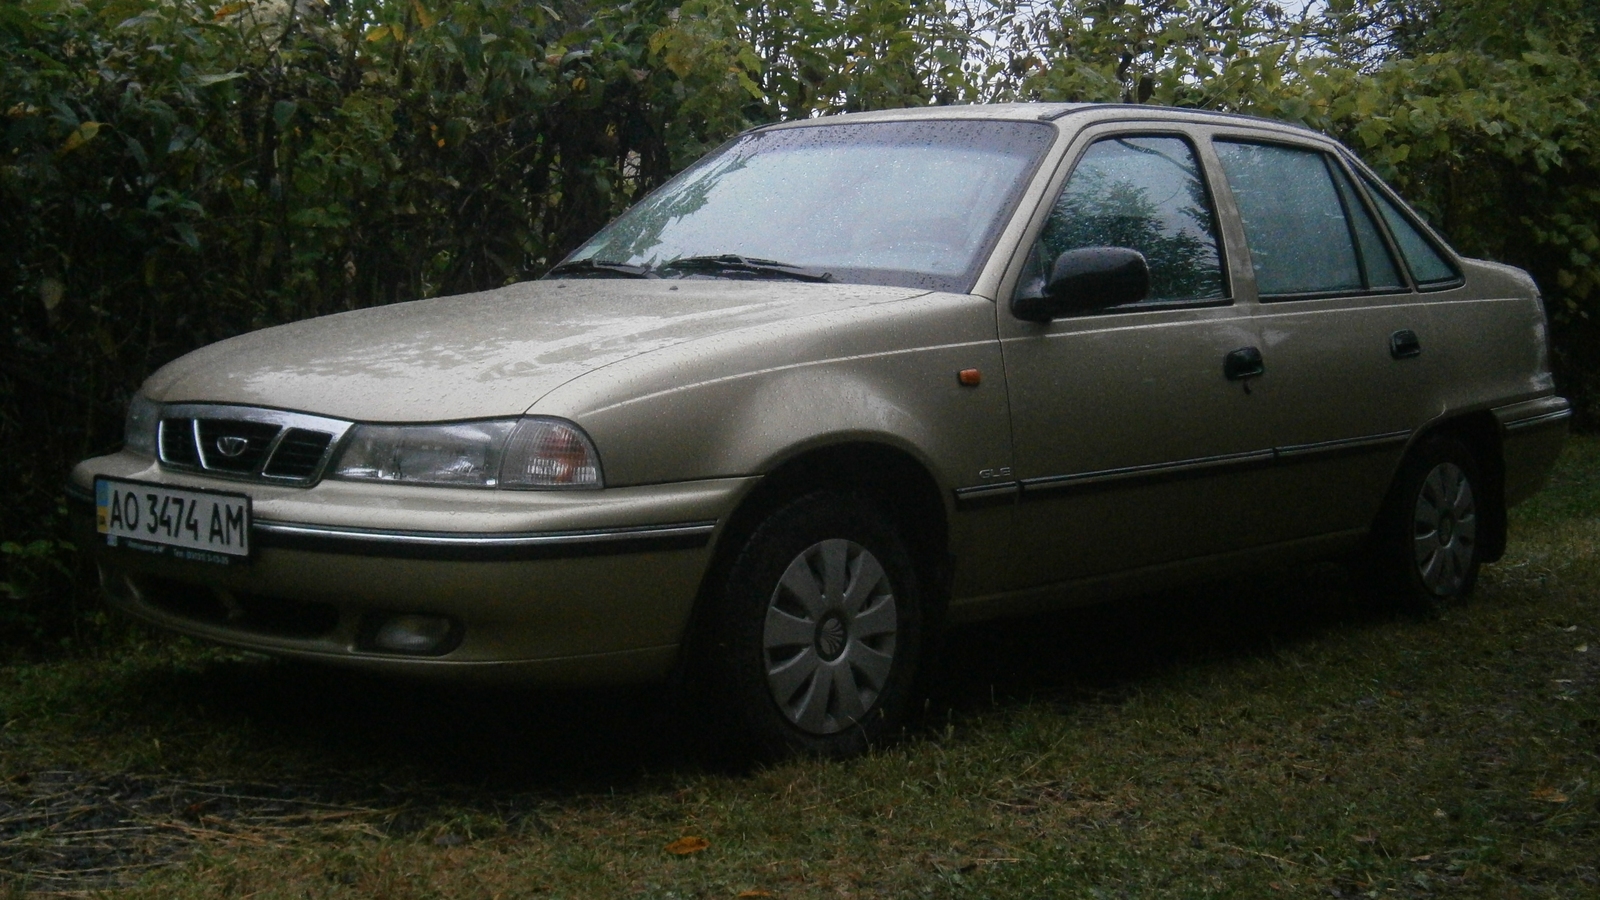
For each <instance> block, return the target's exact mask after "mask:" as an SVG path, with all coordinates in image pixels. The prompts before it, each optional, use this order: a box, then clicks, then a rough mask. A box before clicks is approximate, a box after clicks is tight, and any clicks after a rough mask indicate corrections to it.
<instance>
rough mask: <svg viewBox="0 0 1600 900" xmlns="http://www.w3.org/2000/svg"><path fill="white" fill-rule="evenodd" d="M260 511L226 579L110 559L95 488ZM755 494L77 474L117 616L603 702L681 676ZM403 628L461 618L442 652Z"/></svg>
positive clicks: (82, 525)
mask: <svg viewBox="0 0 1600 900" xmlns="http://www.w3.org/2000/svg"><path fill="white" fill-rule="evenodd" d="M102 475H103V476H107V477H111V478H123V479H130V480H136V481H145V482H155V483H163V484H169V485H171V486H173V487H189V488H213V489H218V488H221V489H227V490H233V491H241V490H242V491H243V492H245V493H249V494H250V495H251V498H252V507H253V517H254V521H253V526H252V531H251V545H252V548H253V549H252V555H251V557H250V559H249V560H248V561H246V562H243V563H241V564H235V565H227V566H219V565H212V564H208V563H203V562H190V561H185V560H179V559H173V558H170V557H166V556H160V555H152V554H148V553H144V552H141V551H140V550H137V549H133V548H129V547H114V546H108V545H107V544H106V542H105V540H104V538H103V537H102V536H101V535H99V534H98V533H97V532H96V531H95V524H94V513H93V506H92V498H93V484H94V479H95V477H96V476H102ZM749 482H750V479H742V478H731V479H716V480H710V481H699V482H689V483H677V484H665V485H651V486H644V487H629V488H609V489H606V490H602V491H585V492H534V491H516V492H513V491H482V490H462V489H440V488H419V487H409V486H407V487H397V486H394V485H372V484H358V483H352V482H338V481H324V482H322V483H321V484H318V485H317V486H315V487H312V488H284V487H278V486H271V485H260V484H247V485H241V484H240V483H238V482H223V481H219V480H216V479H210V478H205V477H203V476H196V475H190V474H185V473H176V472H168V471H163V470H162V469H160V467H159V466H157V465H156V464H155V463H154V462H153V461H151V460H149V459H147V458H143V457H138V456H135V455H133V454H128V453H118V454H113V455H111V456H105V457H100V458H97V459H92V460H88V461H86V462H84V463H81V464H79V466H78V467H77V468H76V469H75V470H74V471H73V474H72V481H71V485H72V493H73V495H74V496H75V497H76V498H77V499H79V500H80V501H86V502H81V503H79V504H76V505H77V506H78V510H77V514H76V515H75V517H74V518H75V520H76V528H77V531H78V537H79V540H80V541H81V544H80V546H84V547H92V548H94V552H93V555H94V558H95V561H96V563H97V564H98V566H99V569H100V577H101V581H102V584H103V585H104V587H105V589H106V595H107V598H108V599H109V601H110V603H111V604H112V605H113V606H114V607H116V608H118V609H120V610H122V611H124V612H127V613H129V614H131V615H133V616H135V617H136V618H139V619H143V620H145V621H147V622H150V623H152V624H155V625H158V626H161V627H163V628H167V629H170V630H173V631H177V632H181V633H184V634H188V635H192V636H195V637H198V638H203V639H207V640H212V641H216V642H220V643H224V644H229V645H233V646H237V647H242V648H246V649H250V650H255V651H260V652H264V653H270V654H274V655H280V656H292V657H299V658H305V659H314V660H319V661H324V662H331V663H336V664H340V665H345V666H352V667H358V668H362V669H368V670H373V671H379V672H391V673H409V674H420V675H429V676H437V677H442V678H460V679H474V680H476V679H493V680H518V681H524V682H537V683H567V684H596V683H615V682H630V681H645V680H650V679H653V678H658V677H661V676H663V675H665V674H666V673H667V672H668V670H669V669H670V667H671V666H672V664H673V662H674V660H675V659H676V655H677V645H678V642H679V641H680V639H681V637H682V634H683V630H684V627H685V625H686V623H687V621H688V618H689V613H690V609H691V607H692V606H693V603H694V599H695V596H696V595H697V593H698V591H699V589H700V582H701V579H702V578H703V577H704V574H705V571H706V569H707V567H708V565H709V563H710V558H711V547H712V543H713V540H714V538H715V536H716V529H717V523H718V522H720V521H725V520H726V517H727V513H728V511H729V510H731V509H732V508H733V505H734V504H735V503H736V502H737V500H738V498H739V496H740V495H741V494H742V493H743V491H744V490H745V489H746V488H747V486H748V484H749ZM397 615H423V616H434V617H444V618H448V619H449V621H450V622H451V623H453V626H452V629H453V634H452V635H451V637H450V639H449V640H448V641H447V642H446V643H445V645H444V646H442V647H441V648H440V652H435V653H431V654H421V655H408V654H402V653H394V652H385V651H382V650H379V649H377V648H376V647H375V646H374V643H373V634H374V632H375V630H376V629H377V628H378V626H379V625H380V624H381V623H383V622H385V621H387V620H389V619H390V618H392V617H394V616H397Z"/></svg>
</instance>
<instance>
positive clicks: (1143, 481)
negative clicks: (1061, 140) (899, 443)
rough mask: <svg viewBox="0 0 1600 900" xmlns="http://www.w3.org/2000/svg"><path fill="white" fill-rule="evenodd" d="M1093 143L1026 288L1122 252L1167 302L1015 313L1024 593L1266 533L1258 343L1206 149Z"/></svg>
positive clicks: (1012, 356)
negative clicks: (1145, 269) (1059, 265)
mask: <svg viewBox="0 0 1600 900" xmlns="http://www.w3.org/2000/svg"><path fill="white" fill-rule="evenodd" d="M1084 144H1085V146H1084V148H1083V149H1082V151H1081V155H1079V157H1078V159H1077V160H1076V162H1075V164H1074V166H1073V169H1072V171H1071V174H1070V175H1069V176H1068V178H1067V180H1066V182H1065V184H1064V186H1063V188H1062V190H1061V193H1060V195H1059V197H1058V199H1057V200H1056V201H1055V204H1054V206H1053V207H1052V209H1051V211H1050V214H1049V218H1048V220H1047V221H1046V222H1045V224H1044V226H1043V229H1042V231H1041V233H1040V235H1039V237H1038V239H1037V242H1036V245H1035V248H1034V251H1033V253H1032V255H1031V256H1030V259H1029V264H1028V271H1027V272H1025V274H1024V276H1023V278H1022V282H1021V284H1020V285H1019V287H1018V290H1019V291H1037V290H1041V289H1042V287H1043V280H1044V278H1045V273H1046V272H1048V270H1049V265H1050V263H1049V261H1051V260H1054V259H1055V258H1056V257H1057V256H1058V255H1059V254H1060V253H1062V252H1063V251H1065V250H1069V249H1073V248H1077V247H1090V246H1116V247H1131V248H1133V249H1135V250H1138V251H1140V252H1141V253H1143V254H1144V256H1145V258H1146V260H1147V261H1148V263H1149V266H1150V273H1151V291H1150V296H1149V297H1148V298H1147V299H1145V300H1144V301H1141V302H1139V303H1135V304H1129V305H1126V306H1122V307H1115V308H1111V309H1105V310H1100V311H1097V312H1094V313H1092V314H1085V315H1081V316H1076V317H1069V318H1062V319H1057V320H1055V321H1052V322H1048V323H1042V324H1041V323H1034V322H1027V321H1022V320H1019V319H1017V318H1016V317H1014V316H1012V315H1011V313H1010V311H1009V304H1008V303H1007V302H1002V303H1001V304H1000V310H999V316H1000V335H1001V346H1002V348H1003V352H1004V355H1005V366H1006V378H1007V383H1008V385H1009V389H1010V392H1011V408H1012V416H1013V425H1012V435H1013V446H1014V448H1015V449H1014V457H1013V458H1014V463H1013V467H1012V468H1013V476H1012V477H1014V478H1015V479H1017V481H1019V482H1020V484H1021V497H1020V500H1019V502H1018V506H1017V507H1016V514H1017V517H1018V518H1017V525H1018V528H1017V532H1016V533H1017V536H1018V540H1017V546H1016V548H1015V549H1016V555H1015V557H1014V559H1015V560H1016V563H1015V565H1014V567H1013V572H1012V578H1011V579H1010V583H1009V584H1008V587H1012V588H1025V587H1030V586H1034V585H1041V584H1047V583H1051V582H1060V581H1065V580H1070V579H1075V578H1082V577H1086V576H1093V575H1096V574H1100V573H1106V572H1113V571H1120V570H1127V569H1134V568H1141V567H1146V566H1155V565H1159V564H1161V563H1167V562H1173V561H1176V560H1180V559H1185V558H1190V557H1195V556H1202V555H1209V554H1213V553H1221V552H1225V551H1227V550H1231V549H1235V548H1237V547H1239V546H1241V544H1242V543H1243V542H1245V541H1246V540H1247V537H1248V536H1249V535H1250V534H1252V533H1255V532H1257V531H1258V529H1257V528H1256V525H1255V519H1256V518H1257V517H1258V515H1259V509H1260V499H1261V498H1259V497H1257V496H1256V494H1257V493H1259V479H1260V473H1261V472H1262V471H1263V470H1265V469H1268V468H1270V466H1271V462H1272V458H1273V453H1272V441H1271V438H1270V436H1269V435H1268V433H1267V431H1266V427H1265V425H1264V424H1263V423H1262V422H1261V421H1260V417H1259V416H1258V415H1257V413H1258V408H1257V407H1258V404H1257V398H1256V397H1255V396H1254V395H1253V394H1252V392H1251V386H1250V382H1251V380H1252V378H1253V376H1252V375H1251V374H1250V366H1249V364H1248V360H1249V358H1250V354H1251V353H1252V352H1258V351H1259V345H1260V341H1259V340H1258V337H1257V332H1256V328H1255V325H1254V322H1253V320H1252V317H1251V315H1250V308H1249V307H1248V306H1245V305H1242V304H1237V303H1235V302H1234V300H1233V298H1232V292H1231V290H1230V287H1229V279H1228V277H1227V276H1226V275H1225V274H1224V273H1225V267H1224V260H1223V254H1222V252H1221V249H1220V241H1219V238H1218V228H1217V218H1216V213H1215V207H1214V205H1213V203H1212V199H1211V196H1212V192H1211V190H1210V188H1209V186H1208V183H1207V180H1206V177H1205V173H1204V172H1203V170H1202V169H1201V167H1200V164H1199V162H1198V159H1197V155H1196V153H1195V149H1194V146H1193V144H1192V142H1191V140H1190V138H1189V137H1187V136H1186V135H1182V134H1160V133H1149V132H1136V133H1118V132H1105V131H1101V132H1098V133H1091V134H1089V135H1088V136H1086V138H1085V139H1084ZM1004 299H1006V300H1008V299H1009V298H1004ZM1230 355H1233V357H1234V365H1233V366H1232V373H1231V374H1232V376H1233V377H1230V373H1229V371H1228V365H1229V364H1228V359H1229V357H1230Z"/></svg>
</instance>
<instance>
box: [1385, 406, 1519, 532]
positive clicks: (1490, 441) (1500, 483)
mask: <svg viewBox="0 0 1600 900" xmlns="http://www.w3.org/2000/svg"><path fill="white" fill-rule="evenodd" d="M1441 436H1447V437H1452V438H1455V439H1456V440H1459V441H1461V442H1462V443H1463V444H1466V445H1467V448H1468V449H1469V450H1471V451H1472V455H1473V457H1474V458H1475V459H1476V461H1477V463H1478V468H1479V470H1480V474H1481V475H1482V477H1483V485H1482V488H1481V491H1482V495H1483V496H1482V500H1483V507H1482V508H1483V511H1484V525H1485V528H1484V530H1483V533H1482V537H1481V538H1480V540H1479V542H1478V545H1479V547H1480V549H1481V552H1482V561H1483V562H1486V563H1489V562H1495V561H1496V560H1498V559H1500V557H1502V556H1504V555H1505V551H1506V500H1505V486H1506V466H1505V451H1504V447H1503V444H1502V442H1501V428H1500V423H1499V421H1498V420H1497V419H1495V417H1494V414H1493V413H1491V412H1489V411H1488V410H1479V411H1477V412H1471V413H1465V414H1463V415H1458V416H1452V417H1450V418H1448V419H1444V420H1441V421H1439V422H1435V423H1434V424H1432V425H1429V426H1428V427H1427V428H1424V429H1423V430H1422V431H1421V432H1419V433H1418V434H1417V436H1416V437H1415V438H1413V439H1412V441H1411V447H1408V448H1407V453H1408V454H1409V453H1410V452H1411V448H1415V447H1417V446H1419V445H1421V444H1423V443H1424V442H1426V441H1428V440H1429V439H1431V438H1434V437H1441Z"/></svg>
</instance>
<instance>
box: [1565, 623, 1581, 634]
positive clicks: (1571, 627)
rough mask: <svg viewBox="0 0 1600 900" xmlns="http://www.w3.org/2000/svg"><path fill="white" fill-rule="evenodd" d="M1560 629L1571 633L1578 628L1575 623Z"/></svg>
mask: <svg viewBox="0 0 1600 900" xmlns="http://www.w3.org/2000/svg"><path fill="white" fill-rule="evenodd" d="M1561 630H1562V631H1565V632H1567V633H1568V634H1571V633H1572V632H1574V631H1577V630H1578V626H1576V625H1568V626H1567V627H1565V628H1563V629H1561Z"/></svg>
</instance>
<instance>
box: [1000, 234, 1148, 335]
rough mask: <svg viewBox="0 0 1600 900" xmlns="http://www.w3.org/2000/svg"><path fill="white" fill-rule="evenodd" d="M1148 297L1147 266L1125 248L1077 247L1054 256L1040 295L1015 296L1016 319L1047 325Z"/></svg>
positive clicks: (1012, 302)
mask: <svg viewBox="0 0 1600 900" xmlns="http://www.w3.org/2000/svg"><path fill="white" fill-rule="evenodd" d="M1149 294H1150V265H1149V264H1148V263H1146V262H1145V259H1144V254H1143V253H1140V252H1139V251H1137V250H1132V249H1129V248H1127V247H1079V248H1078V249H1076V250H1068V251H1067V252H1065V253H1063V254H1061V255H1060V256H1058V257H1056V261H1055V265H1053V266H1051V267H1050V281H1049V282H1048V283H1047V284H1046V285H1045V288H1044V294H1043V295H1042V296H1037V297H1026V296H1022V297H1016V298H1014V299H1013V300H1012V301H1011V312H1012V314H1013V315H1015V316H1016V317H1017V318H1019V319H1027V320H1028V321H1031V322H1048V321H1050V320H1051V319H1055V318H1059V317H1061V316H1065V315H1070V314H1072V313H1079V312H1093V311H1095V310H1099V309H1108V308H1110V307H1113V306H1120V305H1122V304H1124V303H1137V302H1139V301H1140V300H1143V299H1144V298H1145V297H1147V296H1149Z"/></svg>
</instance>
